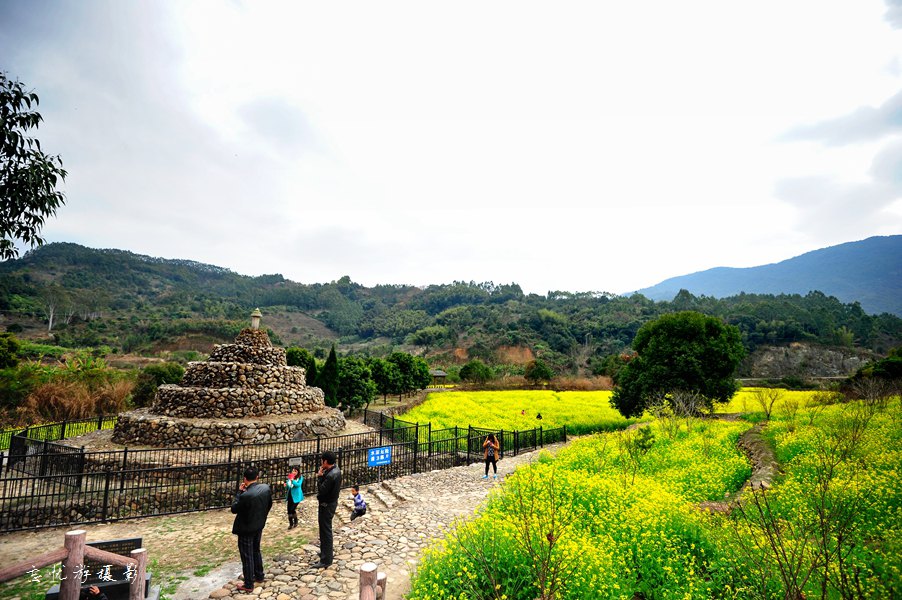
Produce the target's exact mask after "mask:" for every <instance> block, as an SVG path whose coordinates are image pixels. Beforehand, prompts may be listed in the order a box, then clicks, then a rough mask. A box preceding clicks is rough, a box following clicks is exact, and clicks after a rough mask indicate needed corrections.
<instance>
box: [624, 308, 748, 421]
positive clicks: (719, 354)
mask: <svg viewBox="0 0 902 600" xmlns="http://www.w3.org/2000/svg"><path fill="white" fill-rule="evenodd" d="M633 350H635V351H636V356H635V358H633V359H632V360H630V361H629V362H628V363H627V364H626V365H625V366H624V367H623V369H622V370H621V371H620V373H619V374H618V376H617V381H616V387H615V389H614V394H613V395H612V396H611V405H612V406H613V407H614V408H616V409H617V410H618V411H620V413H621V414H622V415H623V416H625V417H637V416H640V415H641V414H642V413H643V412H644V411H645V409H646V408H649V407H651V406H654V405H659V404H663V403H668V402H669V398H670V396H671V395H672V394H673V393H674V392H678V391H679V392H692V393H697V394H698V395H699V396H700V397H701V399H702V402H703V403H704V406H705V408H706V409H708V410H711V409H712V408H713V403H714V402H727V401H729V399H730V398H732V397H733V394H734V393H735V392H736V389H737V388H736V380H735V379H734V378H733V374H734V372H735V371H736V368H737V367H738V366H739V361H740V360H742V357H743V356H744V355H745V350H744V348H743V347H742V339H741V337H740V334H739V329H738V328H737V327H735V326H732V325H726V324H724V323H723V321H721V320H720V319H717V318H715V317H708V316H705V315H703V314H701V313H697V312H690V311H687V312H679V313H673V314H668V315H663V316H661V317H659V318H658V319H656V320H654V321H650V322H648V323H646V324H645V325H643V326H642V327H641V328H640V329H639V331H638V332H637V333H636V339H635V340H633Z"/></svg>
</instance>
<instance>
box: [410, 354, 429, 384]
mask: <svg viewBox="0 0 902 600" xmlns="http://www.w3.org/2000/svg"><path fill="white" fill-rule="evenodd" d="M411 383H412V384H413V389H414V390H425V389H426V388H427V387H429V385H430V384H431V383H432V374H431V373H430V372H429V363H428V362H426V359H425V358H420V357H419V356H414V357H413V372H412V373H411Z"/></svg>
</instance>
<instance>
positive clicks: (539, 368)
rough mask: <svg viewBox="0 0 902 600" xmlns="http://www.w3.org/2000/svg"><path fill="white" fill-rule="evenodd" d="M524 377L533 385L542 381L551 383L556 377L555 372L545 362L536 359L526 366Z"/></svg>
mask: <svg viewBox="0 0 902 600" xmlns="http://www.w3.org/2000/svg"><path fill="white" fill-rule="evenodd" d="M523 376H524V377H525V378H526V379H527V380H528V381H531V382H532V383H539V382H540V381H549V380H550V379H551V378H552V377H554V371H552V370H551V367H549V366H548V365H547V364H545V362H544V361H542V360H539V359H536V360H534V361H532V362H531V363H529V364H528V365H526V371H524V373H523Z"/></svg>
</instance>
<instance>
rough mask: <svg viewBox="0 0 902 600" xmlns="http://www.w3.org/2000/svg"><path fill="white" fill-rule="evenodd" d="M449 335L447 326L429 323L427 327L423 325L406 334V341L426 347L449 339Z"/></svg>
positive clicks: (437, 344) (438, 344)
mask: <svg viewBox="0 0 902 600" xmlns="http://www.w3.org/2000/svg"><path fill="white" fill-rule="evenodd" d="M451 337H452V336H451V333H450V332H449V331H448V328H447V327H442V326H441V325H430V326H429V327H424V328H422V329H418V330H417V331H415V332H413V333H411V334H410V335H409V336H407V342H408V343H410V344H413V345H414V346H423V347H425V348H427V349H428V348H432V347H435V346H440V345H442V344H444V343H445V342H447V341H449V340H450V339H451Z"/></svg>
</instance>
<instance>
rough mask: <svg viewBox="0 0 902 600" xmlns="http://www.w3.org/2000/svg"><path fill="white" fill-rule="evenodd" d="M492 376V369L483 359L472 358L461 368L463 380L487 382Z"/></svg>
mask: <svg viewBox="0 0 902 600" xmlns="http://www.w3.org/2000/svg"><path fill="white" fill-rule="evenodd" d="M492 377H493V374H492V370H491V369H490V368H489V367H488V366H487V365H486V364H485V363H484V362H482V361H481V360H471V361H470V362H468V363H467V364H465V365H464V366H462V367H461V368H460V379H461V381H468V382H474V383H485V382H486V381H488V380H490V379H492Z"/></svg>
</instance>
